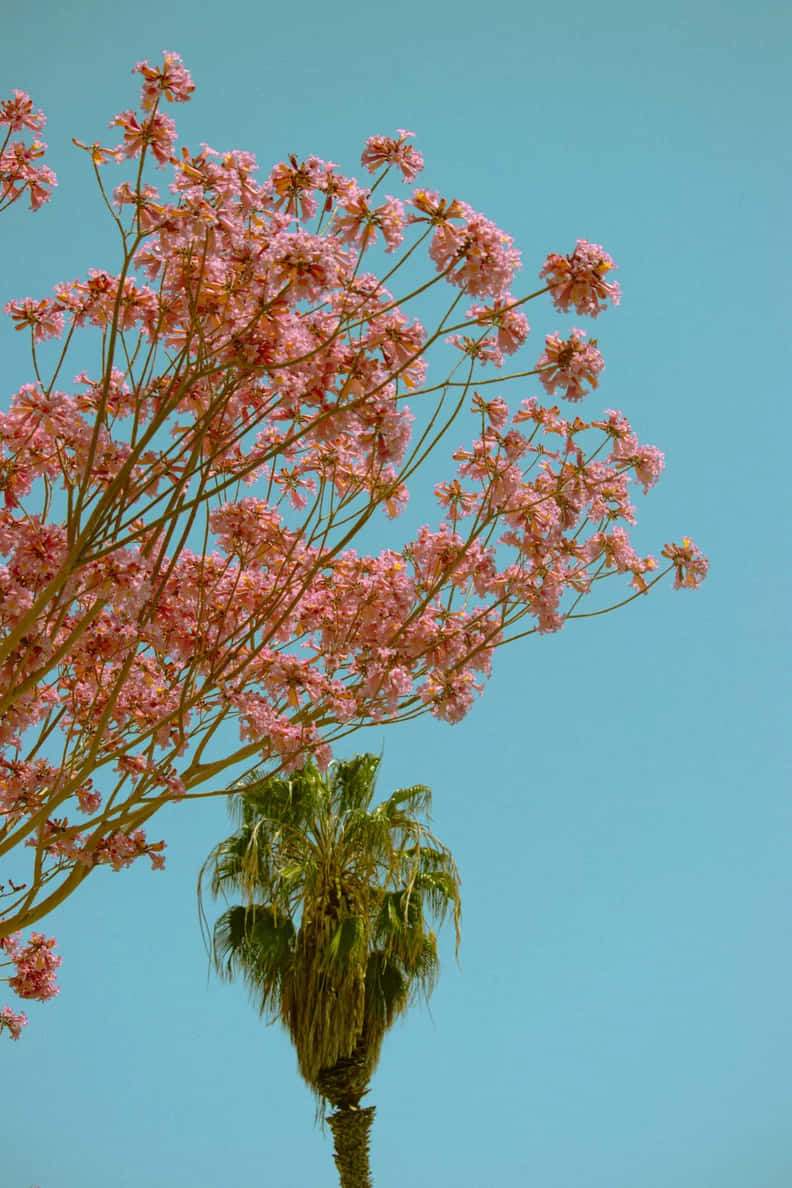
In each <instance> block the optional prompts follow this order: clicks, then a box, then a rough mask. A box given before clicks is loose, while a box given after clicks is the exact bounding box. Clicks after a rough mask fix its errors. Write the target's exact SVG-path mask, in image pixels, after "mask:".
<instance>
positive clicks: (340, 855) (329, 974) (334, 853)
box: [199, 755, 460, 1182]
mask: <svg viewBox="0 0 792 1188" xmlns="http://www.w3.org/2000/svg"><path fill="white" fill-rule="evenodd" d="M379 762H380V761H379V759H378V758H377V757H376V756H374V755H359V756H357V757H355V758H354V759H350V760H347V761H343V762H337V763H334V764H332V765H331V766H330V768H329V769H328V772H327V774H326V775H322V773H321V772H320V771H319V770H318V769H317V768H316V767H315V766H314V765H313V764H309V765H307V766H306V767H304V768H303V769H302V770H301V771H298V772H295V773H294V774H293V775H291V776H289V777H267V776H266V775H261V774H257V773H256V772H253V773H252V774H249V775H248V776H247V777H245V778H244V779H243V780H241V781H240V783H239V784H238V785H237V786H235V787H234V788H233V789H232V794H231V806H230V807H231V811H232V813H233V814H234V816H235V817H236V819H237V821H238V825H239V828H238V829H237V831H236V832H235V833H234V834H232V836H231V837H229V838H227V839H226V840H225V841H223V842H221V843H220V844H219V845H218V846H216V847H215V849H214V850H213V851H212V853H211V855H210V856H209V858H208V859H207V862H206V863H205V865H204V868H203V870H202V871H201V877H200V880H199V894H200V891H201V885H202V882H203V879H204V877H205V875H206V874H207V873H209V874H210V876H211V881H210V887H211V891H212V894H213V895H215V896H217V895H219V894H224V895H226V896H227V895H228V893H229V892H235V893H236V894H238V895H239V896H240V897H241V898H242V900H243V902H242V903H240V904H237V905H236V906H232V907H229V908H228V909H227V910H226V911H225V912H224V913H223V914H222V915H221V916H220V918H219V919H218V921H217V923H216V924H215V926H214V934H213V959H214V963H215V965H216V968H217V969H218V970H219V972H220V973H221V974H223V975H224V976H226V977H228V978H229V979H230V978H233V977H234V976H236V975H238V974H241V975H242V976H243V978H244V980H245V981H246V983H247V985H248V987H249V989H250V991H251V993H252V995H253V998H254V1000H255V1001H256V1003H257V1005H258V1006H259V1009H260V1010H261V1012H262V1014H267V1015H269V1016H270V1017H271V1018H273V1019H279V1020H280V1021H281V1022H282V1023H283V1024H284V1026H285V1027H286V1028H287V1030H288V1032H289V1035H290V1037H291V1039H292V1042H293V1044H294V1047H295V1049H296V1052H297V1061H298V1065H299V1069H300V1073H301V1075H302V1076H303V1078H304V1079H305V1081H306V1082H307V1083H308V1085H309V1086H310V1088H311V1089H312V1090H313V1092H314V1093H315V1094H316V1095H317V1097H318V1098H319V1100H320V1102H321V1101H325V1102H329V1103H330V1104H331V1105H332V1106H334V1107H335V1108H336V1109H337V1110H339V1111H345V1110H350V1109H352V1110H356V1109H358V1107H359V1102H360V1098H361V1097H362V1096H363V1094H364V1093H365V1092H366V1090H367V1086H368V1082H369V1080H370V1078H371V1075H372V1073H373V1072H374V1069H375V1067H376V1065H377V1061H378V1058H379V1052H380V1046H381V1043H382V1039H383V1036H384V1034H385V1032H386V1030H387V1029H388V1028H389V1027H390V1026H391V1024H392V1023H393V1022H394V1020H395V1019H396V1018H397V1017H398V1016H399V1015H400V1014H401V1013H402V1012H403V1011H404V1010H405V1009H406V1008H407V1006H408V1005H409V1004H410V1002H411V1001H412V1000H413V999H414V998H415V997H416V996H417V995H421V994H423V995H424V996H426V997H428V995H429V994H430V993H431V991H432V988H433V986H434V983H435V979H436V976H437V973H438V953H437V940H436V937H435V933H434V932H433V931H432V929H431V927H429V923H428V920H429V919H430V918H431V919H434V920H435V921H437V922H442V921H443V920H444V919H445V917H446V915H447V914H448V913H449V912H451V914H452V915H453V919H454V925H455V929H456V939H457V948H458V946H459V916H460V899H459V886H460V879H459V873H458V871H457V868H456V865H455V863H454V860H453V858H452V856H451V854H450V852H449V850H447V849H446V847H445V846H443V845H442V844H441V843H440V842H439V841H438V840H437V838H435V837H434V835H433V834H432V833H431V832H430V831H429V829H428V827H427V825H425V824H423V823H422V822H421V820H420V818H421V817H422V816H423V817H426V815H427V813H428V810H429V807H430V800H431V794H430V791H429V789H428V788H426V787H424V786H423V785H416V786H414V787H410V788H401V789H399V790H397V791H395V792H393V793H391V795H390V796H389V797H388V798H387V799H386V800H383V801H382V802H381V803H379V804H377V805H376V806H375V807H372V799H373V794H374V782H375V778H376V773H377V768H378V766H379ZM371 1113H372V1114H373V1110H372V1111H371ZM332 1121H333V1119H331V1122H332ZM369 1124H370V1122H369ZM342 1182H343V1177H342Z"/></svg>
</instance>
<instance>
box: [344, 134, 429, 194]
mask: <svg viewBox="0 0 792 1188" xmlns="http://www.w3.org/2000/svg"><path fill="white" fill-rule="evenodd" d="M398 132H399V138H398V140H394V139H393V138H392V137H390V136H370V137H369V138H368V140H367V141H366V147H365V148H364V149H363V153H362V156H361V158H360V163H361V165H362V166H363V167H364V168H365V169H368V171H369V173H376V172H377V170H378V169H379V167H380V166H381V165H396V166H397V168H398V169H399V170H400V171H401V175H402V177H403V178H404V180H405V181H406V182H411V181H414V180H415V178H416V177H417V176H418V174H419V173H420V172H421V170H422V169H423V167H424V160H423V157H422V156H421V154H420V153H419V152H418V150H417V149H416V148H414V147H413V146H412V145H411V144H407V137H408V136H414V135H415V133H414V132H408V131H406V129H404V128H399V129H398Z"/></svg>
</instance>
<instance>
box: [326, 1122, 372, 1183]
mask: <svg viewBox="0 0 792 1188" xmlns="http://www.w3.org/2000/svg"><path fill="white" fill-rule="evenodd" d="M374 1109H375V1107H374V1106H366V1107H365V1108H364V1109H360V1108H359V1107H357V1106H344V1107H342V1108H341V1109H340V1110H336V1112H335V1113H334V1114H330V1116H329V1117H328V1119H327V1121H328V1122H329V1123H330V1129H331V1130H332V1132H333V1146H334V1148H335V1153H334V1155H333V1158H334V1159H335V1165H336V1167H337V1168H338V1174H339V1177H340V1179H341V1188H372V1185H373V1182H372V1179H371V1167H370V1165H369V1133H370V1131H371V1124H372V1122H373V1121H374Z"/></svg>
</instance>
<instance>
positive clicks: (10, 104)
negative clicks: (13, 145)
mask: <svg viewBox="0 0 792 1188" xmlns="http://www.w3.org/2000/svg"><path fill="white" fill-rule="evenodd" d="M46 122H47V121H46V118H45V116H44V112H43V111H35V112H34V110H33V100H32V99H31V98H30V95H26V94H25V92H24V91H14V97H13V99H4V100H3V102H2V103H0V127H3V126H4V125H5V126H6V127H7V128H8V130H9V132H10V133H11V134H12V135H13V134H14V133H15V132H22V131H24V130H25V129H26V128H28V129H30V131H31V132H39V131H41V129H42V128H43V127H44V125H45V123H46Z"/></svg>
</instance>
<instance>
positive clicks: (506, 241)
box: [429, 202, 520, 297]
mask: <svg viewBox="0 0 792 1188" xmlns="http://www.w3.org/2000/svg"><path fill="white" fill-rule="evenodd" d="M456 205H457V206H458V207H459V209H460V212H461V216H462V218H463V219H464V222H463V225H462V226H461V227H455V226H454V225H453V224H452V223H450V222H448V221H443V222H442V223H440V225H438V227H437V229H436V230H435V233H434V236H433V238H432V242H431V244H430V247H429V255H430V256H431V258H432V260H434V263H435V266H436V267H437V270H438V272H446V270H448V271H447V272H446V279H447V280H448V282H449V283H450V284H452V285H458V286H459V288H460V289H462V290H463V291H464V292H465V293H470V295H471V296H474V297H475V296H489V297H501V296H502V295H503V294H504V293H505V292H507V291H508V288H509V285H510V284H511V282H512V279H513V277H514V273H515V271H516V269H517V268H519V266H520V253H519V252H518V251H517V249H516V248H515V247H513V246H512V243H513V241H512V238H511V236H510V235H506V234H504V232H503V231H500V230H499V229H498V228H497V227H496V226H495V224H494V223H492V222H490V220H489V219H487V218H485V217H484V215H481V214H477V213H476V211H474V210H473V209H472V208H471V207H470V206H468V205H467V203H465V202H460V203H457V204H456Z"/></svg>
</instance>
